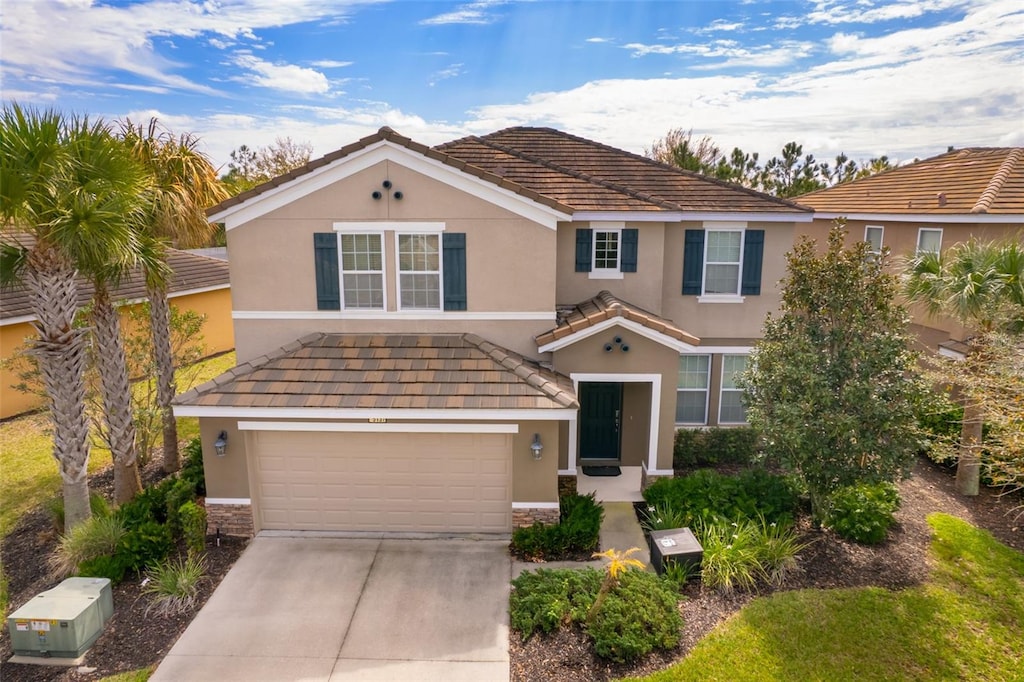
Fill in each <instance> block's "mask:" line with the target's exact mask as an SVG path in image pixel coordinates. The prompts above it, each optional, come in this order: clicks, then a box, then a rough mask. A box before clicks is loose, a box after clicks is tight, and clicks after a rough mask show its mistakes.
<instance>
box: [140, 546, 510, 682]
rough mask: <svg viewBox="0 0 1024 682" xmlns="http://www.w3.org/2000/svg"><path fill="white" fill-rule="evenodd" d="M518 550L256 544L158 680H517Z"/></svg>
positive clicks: (184, 636) (194, 623) (174, 651)
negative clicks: (512, 665) (513, 646)
mask: <svg viewBox="0 0 1024 682" xmlns="http://www.w3.org/2000/svg"><path fill="white" fill-rule="evenodd" d="M510 577H511V562H510V560H509V556H508V549H507V544H506V543H504V542H497V541H485V540H479V541H478V540H436V539H434V540H399V539H394V540H392V539H385V540H379V539H347V538H344V539H343V538H327V537H267V536H264V535H261V536H259V537H257V538H255V539H254V540H253V541H252V542H251V543H250V545H249V547H248V548H247V549H246V550H245V552H244V553H243V555H242V556H241V558H240V559H239V560H238V562H237V563H236V564H235V565H234V567H233V568H232V569H231V570H230V571H229V572H228V574H227V576H225V578H224V580H223V581H222V582H221V584H220V585H219V586H218V587H217V590H216V591H215V592H214V594H213V595H212V596H211V597H210V600H209V601H208V602H207V603H206V606H204V607H203V609H202V610H201V611H200V612H199V614H198V615H197V616H196V618H195V619H194V620H193V621H192V623H191V625H189V627H188V629H187V630H186V631H185V632H184V634H182V636H181V638H180V639H179V640H178V642H177V643H176V644H175V645H174V646H173V647H172V648H171V650H170V652H169V653H168V654H167V656H166V657H165V658H164V660H163V662H162V663H161V664H160V666H159V668H158V669H157V671H156V673H155V674H154V675H153V677H152V678H150V679H151V680H152V681H153V682H169V681H177V680H181V681H182V682H201V681H203V680H211V681H213V680H216V681H231V680H239V681H242V680H246V681H248V680H268V681H269V680H282V681H287V680H302V681H304V682H305V681H309V682H335V681H340V680H367V681H370V682H375V681H377V680H446V681H447V680H451V681H453V682H460V681H461V680H466V681H470V680H472V681H473V682H477V681H479V682H488V681H491V680H494V681H495V682H497V681H499V680H500V681H501V682H506V681H507V680H508V678H509V657H508V590H509V579H510Z"/></svg>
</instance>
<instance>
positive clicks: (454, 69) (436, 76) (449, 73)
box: [429, 64, 462, 87]
mask: <svg viewBox="0 0 1024 682" xmlns="http://www.w3.org/2000/svg"><path fill="white" fill-rule="evenodd" d="M461 75H462V64H452V65H451V66H449V67H448V68H446V69H441V70H440V71H435V72H434V73H432V74H430V80H429V85H430V87H434V86H435V85H437V84H438V83H440V82H441V81H443V80H447V79H449V78H457V77H459V76H461Z"/></svg>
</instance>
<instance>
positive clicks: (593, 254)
mask: <svg viewBox="0 0 1024 682" xmlns="http://www.w3.org/2000/svg"><path fill="white" fill-rule="evenodd" d="M625 226H626V223H601V224H595V223H591V226H590V230H591V232H590V262H591V268H590V273H589V278H590V279H623V275H622V230H623V229H624V228H625ZM602 232H603V233H605V234H614V235H615V241H616V245H617V258H616V261H615V267H614V268H599V267H597V235H598V233H602Z"/></svg>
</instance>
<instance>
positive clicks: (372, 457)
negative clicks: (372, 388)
mask: <svg viewBox="0 0 1024 682" xmlns="http://www.w3.org/2000/svg"><path fill="white" fill-rule="evenodd" d="M256 436H257V437H256V439H255V441H256V445H257V448H256V452H255V454H254V459H255V470H256V476H257V477H258V480H259V483H258V485H257V486H256V489H257V490H258V491H259V499H258V508H259V515H260V525H261V527H262V528H264V529H268V530H269V529H279V530H289V529H295V530H341V531H344V530H367V531H396V532H414V531H423V532H443V531H448V532H473V531H483V532H507V531H508V530H509V529H510V527H511V463H510V458H511V453H510V448H511V437H510V436H508V435H505V434H451V433H431V434H404V433H403V434H368V433H301V432H300V433H296V432H259V433H257V434H256Z"/></svg>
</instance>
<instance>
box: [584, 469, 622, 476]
mask: <svg viewBox="0 0 1024 682" xmlns="http://www.w3.org/2000/svg"><path fill="white" fill-rule="evenodd" d="M583 473H584V474H585V475H587V476H620V475H621V474H622V469H620V468H619V467H583Z"/></svg>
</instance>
